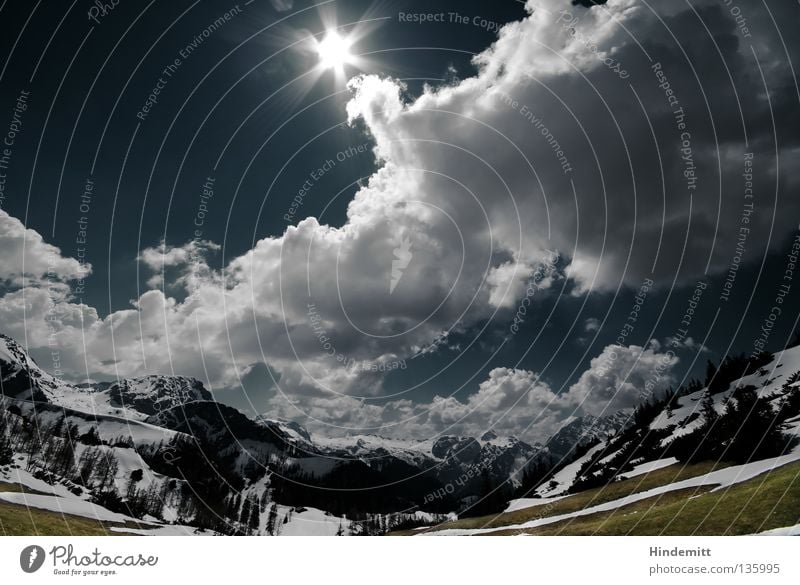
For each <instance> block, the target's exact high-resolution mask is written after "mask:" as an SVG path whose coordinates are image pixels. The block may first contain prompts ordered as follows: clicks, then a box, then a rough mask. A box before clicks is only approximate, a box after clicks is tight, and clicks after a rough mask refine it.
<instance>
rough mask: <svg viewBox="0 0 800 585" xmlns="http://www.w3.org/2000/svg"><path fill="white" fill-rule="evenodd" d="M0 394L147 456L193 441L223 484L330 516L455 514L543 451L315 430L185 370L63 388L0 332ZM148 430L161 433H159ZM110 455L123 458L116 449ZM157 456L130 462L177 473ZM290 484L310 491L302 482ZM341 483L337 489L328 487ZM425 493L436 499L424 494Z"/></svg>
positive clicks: (513, 482) (502, 441)
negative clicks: (253, 409) (238, 401)
mask: <svg viewBox="0 0 800 585" xmlns="http://www.w3.org/2000/svg"><path fill="white" fill-rule="evenodd" d="M0 392H1V393H2V395H3V396H5V397H7V398H9V399H13V400H12V401H11V402H9V401H5V402H4V404H5V405H6V406H7V407H9V405H13V404H16V403H17V401H20V402H19V404H30V403H31V401H33V402H35V403H36V404H38V405H40V406H39V407H38V408H37V409H36V415H35V416H33V415H32V414H31V412H30V409H29V408H27V407H23V408H21V409H19V412H20V414H21V415H22V416H23V418H24V419H25V420H28V421H29V423H30V422H31V421H35V423H36V424H53V421H55V420H56V418H57V417H58V416H59V415H58V414H57V413H68V415H67V416H66V418H65V421H66V425H67V426H70V425H71V424H74V423H75V422H76V421H78V420H79V421H80V425H78V426H79V429H80V431H79V432H80V435H81V436H84V435H86V436H87V437H88V438H87V440H89V442H91V443H95V442H100V443H101V444H108V445H109V446H112V445H114V446H113V447H112V449H118V448H131V447H133V448H134V449H137V448H140V447H141V448H142V449H143V450H145V451H147V453H146V454H145V457H144V459H148V460H149V459H152V458H153V453H155V452H161V451H162V450H163V445H164V444H169V443H170V442H174V441H175V440H176V439H175V437H179V438H181V439H180V440H181V441H183V442H184V443H188V442H191V443H192V446H191V449H190V448H189V447H187V445H186V444H182V445H181V447H180V448H181V449H182V450H190V451H192V452H191V453H190V454H189V455H186V454H184V455H183V456H184V457H185V458H187V459H189V460H193V459H195V458H198V457H200V456H203V457H207V458H209V460H210V461H211V465H212V466H213V468H214V469H215V470H216V471H217V472H218V473H219V474H221V475H222V476H223V477H224V478H225V480H226V481H234V480H238V481H239V483H242V484H243V489H246V490H248V489H249V490H250V491H252V490H253V489H255V488H254V487H253V486H260V487H258V490H260V493H259V494H258V496H257V497H258V498H263V497H264V494H266V493H269V494H271V495H270V496H269V497H270V498H273V497H274V498H277V499H278V501H280V502H281V503H282V504H283V503H287V504H290V505H299V506H301V507H305V506H308V507H315V508H321V509H328V510H334V511H336V512H338V513H344V512H350V513H352V512H353V511H354V510H357V509H358V507H359V506H361V505H363V510H364V511H367V512H370V511H372V512H375V513H389V512H392V511H393V510H394V511H402V510H408V509H412V510H413V509H418V508H420V507H427V508H428V509H429V510H431V511H433V512H436V511H450V510H457V509H460V508H463V507H464V506H465V505H467V504H468V503H469V502H471V501H474V500H475V499H476V498H477V497H478V496H479V495H480V492H481V490H484V489H485V488H486V485H485V482H486V481H487V478H488V481H490V482H491V484H492V485H494V486H497V485H501V484H504V483H506V484H508V485H509V486H510V488H513V487H516V486H518V485H519V475H520V472H521V470H522V469H523V468H524V466H525V465H526V464H527V462H528V461H529V460H530V459H531V458H532V457H533V456H535V454H536V453H537V452H538V451H539V450H540V447H539V446H532V445H529V444H527V443H525V442H524V441H520V440H518V439H516V438H514V437H498V436H497V435H495V434H494V433H493V432H491V431H490V432H487V433H485V434H484V435H483V436H482V437H480V438H473V437H454V436H441V437H437V438H434V439H429V440H425V441H416V440H403V439H393V438H387V437H381V436H378V435H357V436H348V437H338V438H328V437H321V436H312V435H311V433H309V431H308V430H306V429H305V428H303V427H302V426H301V425H300V424H298V423H296V422H293V421H285V420H275V419H271V418H269V416H268V414H267V415H263V416H259V417H256V418H255V419H252V418H250V417H248V416H246V415H245V414H243V413H242V412H240V411H238V410H236V409H234V408H232V407H229V406H227V405H225V404H222V403H219V402H216V401H214V400H213V397H212V396H211V394H210V393H209V392H208V391H207V390H206V389H205V388H204V387H203V384H202V383H201V382H199V381H198V380H195V379H192V378H186V377H181V376H145V377H140V378H132V379H124V380H119V381H117V382H113V383H111V382H96V383H83V384H71V383H68V382H65V381H63V380H61V379H58V378H55V377H53V376H51V375H49V374H48V373H46V372H45V371H44V370H42V369H41V368H40V367H39V366H38V365H37V364H36V363H35V362H34V361H33V360H32V359H31V358H30V356H29V355H28V354H27V352H25V351H24V349H23V348H22V347H21V346H20V345H19V344H18V343H16V342H15V341H14V340H13V339H11V338H9V337H6V336H2V337H0ZM42 417H44V418H42ZM109 421H118V423H114V424H111V423H109ZM134 423H135V424H134ZM63 424H65V423H59V425H61V426H63ZM115 425H121V426H122V427H125V426H127V427H128V428H127V430H126V429H125V428H117V426H115ZM88 429H91V433H89V430H88ZM144 429H146V430H147V432H145V430H144ZM153 429H157V430H158V432H157V433H156V436H153V433H152V430H153ZM126 433H130V434H131V435H138V434H140V433H144V434H145V435H146V436H147V437H148V441H147V444H146V445H141V441H139V440H138V437H136V436H133V437H132V438H131V440H130V441H129V440H127V439H126V438H125V434H126ZM159 433H160V434H159ZM89 435H91V436H89ZM128 443H130V445H129V444H128ZM170 449H173V450H174V449H175V448H174V446H173V447H170ZM114 456H115V457H116V458H120V457H122V458H127V459H130V457H129V456H128V454H126V453H122V452H118V451H114ZM161 463H163V462H161V461H158V458H157V457H156V462H155V463H154V465H155V467H152V466H151V465H150V464H149V463H147V462H146V461H143V462H142V466H141V467H137V469H144V470H145V471H148V470H149V471H153V472H154V473H162V474H166V475H168V474H169V473H174V472H176V471H177V470H174V469H172V468H171V466H170V465H161ZM126 469H127V468H126ZM132 470H133V469H127V472H130V471H132ZM297 483H305V484H308V485H309V486H311V487H309V488H304V489H300V488H297V487H296V484H297ZM293 484H294V485H295V487H294V488H292V485H293ZM248 486H250V487H248ZM315 486H316V487H318V489H316V490H315V489H314V487H315ZM339 488H341V489H342V490H344V491H340V492H338V495H337V492H336V490H337V489H339ZM353 488H356V489H357V490H361V492H353V491H352V490H353ZM331 493H333V494H334V496H333V497H331ZM364 493H370V498H369V499H366V498H364V497H363V494H364ZM434 493H438V494H439V495H440V497H437V498H432V497H431V494H434ZM343 494H344V495H343ZM359 494H361V495H359ZM442 494H445V495H446V497H441V495H442ZM251 495H252V497H253V498H256V494H251ZM359 498H360V499H359ZM369 500H371V501H369Z"/></svg>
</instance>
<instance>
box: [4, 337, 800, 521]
mask: <svg viewBox="0 0 800 585" xmlns="http://www.w3.org/2000/svg"><path fill="white" fill-rule="evenodd" d="M737 360H738V361H737ZM740 368H744V369H743V370H742V372H743V373H744V375H738V376H736V375H733V373H735V372H736V371H739V370H738V369H740ZM719 373H720V376H719V377H718V378H715V379H714V380H712V381H711V382H709V383H708V384H706V385H705V386H703V385H702V384H696V385H694V386H692V387H690V388H688V389H685V390H684V389H681V390H680V391H679V392H678V393H676V394H674V395H670V396H667V397H665V398H663V399H661V398H659V399H658V400H654V401H653V402H648V403H645V404H643V405H640V407H639V408H637V409H635V410H630V411H620V412H616V413H612V414H610V415H608V416H605V417H599V418H598V417H590V416H584V417H581V418H578V419H574V420H572V421H570V422H569V423H568V424H567V425H565V426H564V427H562V428H561V429H560V430H559V431H558V432H557V433H556V434H555V435H554V436H553V437H551V438H550V440H549V441H547V442H546V443H545V444H544V445H538V444H536V445H531V444H528V443H526V442H524V441H521V440H519V439H517V438H515V437H499V436H497V435H496V433H494V432H493V431H491V430H490V431H487V432H486V433H484V434H483V435H482V436H480V437H461V436H439V437H434V438H430V439H427V440H411V439H397V438H388V437H381V436H378V435H354V436H346V437H336V438H330V437H321V436H316V435H314V434H312V433H311V432H309V431H308V430H307V429H305V428H304V427H303V426H302V425H300V424H299V423H297V422H294V421H286V420H280V419H273V418H270V416H269V413H266V414H264V415H262V416H258V417H255V418H251V417H248V416H246V415H245V414H244V413H242V412H241V411H239V410H237V409H235V408H232V407H230V406H227V405H225V404H222V403H219V402H216V401H215V400H214V399H213V397H212V395H211V394H210V393H209V392H208V391H207V390H206V389H205V388H204V387H203V384H202V383H201V382H200V381H198V380H195V379H192V378H186V377H181V376H145V377H139V378H132V379H125V380H119V381H117V382H113V383H112V382H98V383H84V384H71V383H68V382H65V381H63V380H60V379H58V378H55V377H53V376H51V375H49V374H48V373H46V372H45V371H43V370H42V369H41V368H40V367H39V366H38V365H37V364H36V363H35V362H34V361H33V360H32V359H31V358H30V356H29V355H28V354H27V352H25V351H24V349H23V348H22V347H21V346H20V345H19V344H18V343H16V342H15V341H14V340H12V339H10V338H9V337H6V336H0V394H1V395H2V396H0V414H2V415H3V416H0V476H1V477H2V479H3V480H4V481H10V480H11V479H12V478H13V476H15V475H16V477H18V478H22V479H25V478H28V479H30V478H29V477H28V476H31V477H33V478H34V479H35V480H36V481H43V480H47V483H49V484H50V485H52V486H53V489H55V490H56V491H57V492H58V493H57V494H55V496H54V497H59V498H65V497H69V496H68V494H72V495H73V496H74V497H76V498H78V499H80V500H81V501H82V502H83V503H80V502H78V503H76V504H75V505H76V506H77V508H81V509H83V508H82V507H86V505H88V504H86V503H87V502H88V503H90V504H92V505H98V506H103V507H105V508H107V513H108V514H120V513H123V514H125V515H126V516H127V517H131V516H133V517H136V518H139V519H146V518H149V519H150V520H152V521H154V522H161V523H163V522H167V523H177V524H180V525H185V524H191V525H193V526H195V527H197V528H200V529H203V530H210V531H216V532H227V533H230V532H236V533H260V534H264V533H269V534H277V533H280V532H281V531H283V533H292V532H293V531H296V530H300V529H299V528H296V527H295V528H290V527H289V526H288V524H290V523H291V522H293V521H298V522H299V521H300V520H301V519H303V518H305V519H307V520H311V519H312V518H313V521H314V522H320V523H321V524H320V525H321V526H325V529H324V532H325V533H374V532H381V531H384V530H388V529H389V528H391V527H396V526H398V525H414V524H415V523H420V522H428V521H438V520H437V519H440V518H442V517H444V516H442V515H443V514H448V513H453V512H461V511H462V510H464V509H471V510H473V513H475V512H477V511H480V513H489V512H490V511H492V510H497V509H502V508H503V506H504V505H505V503H504V502H505V501H507V500H508V499H510V498H512V497H520V496H521V495H527V496H529V497H530V496H533V497H534V498H537V497H538V498H542V497H546V498H548V497H558V496H561V495H563V494H566V493H568V492H570V491H575V490H581V489H586V488H588V487H594V486H597V485H604V484H605V483H608V482H611V481H616V480H617V479H619V478H624V477H631V476H633V475H636V474H641V473H646V472H648V471H652V470H654V469H658V468H659V467H662V466H665V465H669V464H671V463H674V462H675V461H677V460H679V459H681V460H685V459H686V458H687V457H692V456H693V454H692V451H691V450H692V449H695V450H696V448H699V447H698V445H699V444H702V442H703V440H702V436H701V435H702V434H703V433H711V428H710V427H712V426H713V424H716V423H715V420H716V419H717V418H720V419H721V420H723V421H728V419H731V420H732V419H733V418H734V417H736V416H739V417H740V418H739V419H735V420H736V424H745V423H747V420H746V419H742V418H741V415H742V412H741V411H742V410H743V409H744V408H745V406H747V408H750V409H751V410H758V411H759V412H760V413H761V414H760V419H759V421H760V422H759V424H761V425H762V427H764V428H765V429H766V430H765V431H764V432H765V433H767V434H769V436H770V437H771V438H770V441H771V443H769V441H768V444H767V445H766V447H765V448H764V449H766V451H764V450H763V449H762V451H763V453H762V451H753V456H756V457H762V456H763V457H768V456H774V453H773V452H774V451H775V450H776V448H777V447H776V445H777V443H776V441H777V442H778V443H779V442H780V441H782V440H784V439H783V438H786V437H791V436H795V435H800V391H798V388H800V348H797V347H796V348H792V349H787V350H785V351H784V352H781V353H780V354H776V355H775V356H758V357H757V358H753V359H745V358H737V359H735V360H731V361H727V362H724V363H723V365H721V366H720V370H719ZM765 413H766V414H765ZM770 413H774V417H773V418H774V419H775V420H774V421H773V423H774V424H772V426H770V422H769V421H766V419H767V418H770V417H769V416H767V414H770ZM710 418H713V419H714V420H710ZM712 423H713V424H712ZM747 424H750V423H747ZM764 425H767V426H764ZM719 426H720V428H723V429H725V428H729V427H730V426H731V425H730V423H729V422H726V423H725V424H720V425H719ZM760 428H761V427H759V429H760ZM759 429H755V430H753V431H752V432H753V433H756V434H757V433H760V432H762V431H761V430H759ZM748 432H750V431H748ZM765 436H767V435H765ZM714 437H715V441H716V442H717V443H718V444H719V448H720V449H724V450H725V451H720V450H719V449H717V451H708V450H706V451H701V453H704V456H706V457H711V458H714V457H719V458H724V457H728V456H729V455H730V454H729V453H728V451H732V452H739V456H741V453H742V452H743V451H742V449H743V447H742V441H741V439H737V438H736V437H735V436H732V435H730V433H729V434H728V435H725V434H719V433H718V434H717V435H714ZM776 437H777V438H776ZM781 437H783V438H781ZM748 440H751V441H752V440H753V438H752V437H749V438H748ZM777 446H779V445H777ZM746 448H747V445H745V451H744V452H748V451H747V450H746ZM770 449H771V450H772V451H770ZM9 453H11V455H9ZM104 461H105V462H106V463H103V464H102V465H101V464H100V463H102V462H104ZM25 474H27V475H25ZM22 479H20V480H19V481H22ZM28 479H25V481H28ZM30 481H31V482H33V481H34V480H33V479H30ZM37 485H38V484H37ZM34 489H38V488H34ZM39 491H41V490H39ZM487 494H494V495H493V496H487ZM487 498H488V499H487ZM348 519H349V520H348ZM279 525H280V526H279Z"/></svg>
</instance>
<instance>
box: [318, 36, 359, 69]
mask: <svg viewBox="0 0 800 585" xmlns="http://www.w3.org/2000/svg"><path fill="white" fill-rule="evenodd" d="M352 45H353V42H352V41H351V40H349V39H347V38H345V37H342V36H340V35H339V34H338V33H337V32H336V31H333V30H329V31H328V32H327V33H326V34H325V38H324V39H322V41H321V42H320V43H318V44H317V55H319V67H320V68H322V69H335V70H337V71H341V70H343V69H344V66H345V65H347V64H349V63H352V62H353V55H352V54H351V53H350V47H351V46H352Z"/></svg>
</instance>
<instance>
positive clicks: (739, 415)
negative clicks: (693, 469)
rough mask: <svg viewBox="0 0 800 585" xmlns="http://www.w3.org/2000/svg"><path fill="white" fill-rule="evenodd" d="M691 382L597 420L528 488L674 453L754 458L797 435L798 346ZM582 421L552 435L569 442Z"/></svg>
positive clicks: (554, 488)
mask: <svg viewBox="0 0 800 585" xmlns="http://www.w3.org/2000/svg"><path fill="white" fill-rule="evenodd" d="M737 371H738V372H740V373H742V372H744V373H745V375H743V376H741V375H736V372H737ZM695 386H699V388H696V389H694V388H687V389H686V391H684V392H679V393H676V394H675V395H671V396H667V397H665V398H663V399H661V400H657V401H655V402H653V403H646V404H644V405H642V406H640V408H639V409H637V411H636V412H633V413H626V412H621V413H618V415H617V416H615V417H612V419H611V421H608V422H603V423H602V424H601V425H599V426H598V428H599V429H604V432H603V433H598V434H595V435H593V436H592V438H591V439H590V440H586V441H582V445H583V446H584V447H588V449H587V448H583V449H580V450H579V456H578V457H575V458H573V459H572V460H571V461H570V462H569V463H568V464H567V465H563V466H560V467H558V468H557V469H555V470H554V473H553V474H551V475H550V476H548V477H547V478H546V479H545V481H543V482H541V484H540V485H539V486H538V487H537V488H536V490H535V491H534V494H535V495H537V496H540V497H553V496H559V495H563V494H565V493H567V492H569V491H579V490H582V489H587V488H589V487H596V486H599V485H604V484H606V483H609V482H611V481H615V480H617V479H624V478H626V477H634V476H635V475H639V474H642V473H647V472H649V471H653V470H655V469H658V468H659V467H664V466H667V465H670V464H673V463H676V462H678V461H684V462H690V461H693V460H719V459H722V460H726V461H730V462H746V461H750V460H758V459H760V458H766V457H771V456H777V455H780V454H781V453H783V452H785V451H786V449H787V448H789V447H790V446H791V442H792V440H793V438H800V346H796V347H792V348H788V349H786V350H784V351H782V352H779V353H776V354H774V355H769V354H766V355H761V356H751V357H749V358H744V357H739V358H734V359H732V360H729V361H727V362H723V365H721V366H720V370H719V373H718V375H717V376H715V378H714V379H713V380H710V381H707V383H706V384H705V385H702V384H696V385H695ZM623 415H624V419H623ZM576 422H578V421H576ZM616 423H621V424H620V425H619V426H617V428H616V429H615V430H614V431H613V432H608V431H609V430H611V429H614V426H615V424H616ZM573 427H574V428H573ZM580 429H581V425H575V424H574V423H573V424H571V425H567V427H564V429H562V430H561V431H559V433H558V434H557V435H556V437H558V436H559V435H561V438H562V439H563V437H565V436H566V437H569V438H568V439H567V440H566V441H564V443H563V444H567V445H568V444H569V441H570V440H573V441H574V440H575V439H576V438H577V437H578V435H579V434H580V433H582V430H580ZM589 434H590V435H591V433H589ZM552 442H553V440H552V439H551V441H550V443H548V446H549V445H550V444H551V443H552ZM559 444H561V441H559ZM770 450H771V451H770Z"/></svg>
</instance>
